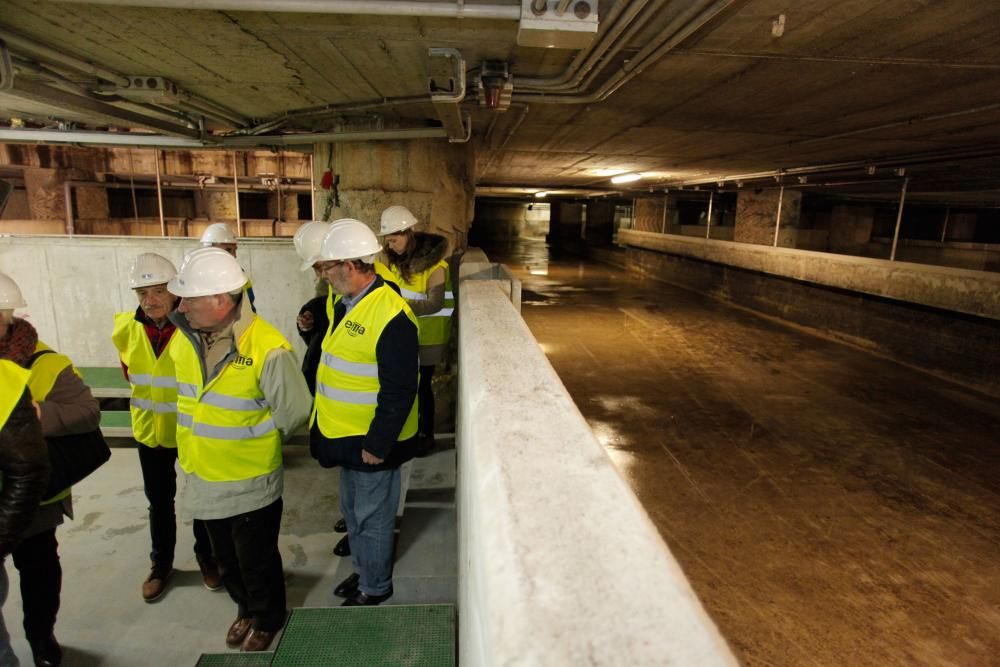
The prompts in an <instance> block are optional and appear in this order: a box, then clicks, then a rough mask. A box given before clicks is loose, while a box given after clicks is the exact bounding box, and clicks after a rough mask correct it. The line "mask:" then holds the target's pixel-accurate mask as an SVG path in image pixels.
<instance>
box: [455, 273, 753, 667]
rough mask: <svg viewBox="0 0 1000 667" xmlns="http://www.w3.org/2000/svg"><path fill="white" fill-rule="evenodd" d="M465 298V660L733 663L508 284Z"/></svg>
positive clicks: (461, 495)
mask: <svg viewBox="0 0 1000 667" xmlns="http://www.w3.org/2000/svg"><path fill="white" fill-rule="evenodd" d="M459 294H460V296H459V311H458V312H459V316H460V327H459V350H460V362H459V368H460V377H459V408H458V410H459V417H458V432H457V437H458V454H459V471H458V483H459V489H458V515H459V545H460V547H459V548H460V553H459V601H458V606H459V624H458V627H459V641H458V646H459V663H460V664H463V665H609V666H610V665H692V666H694V665H697V666H698V667H711V666H715V665H735V664H736V661H735V659H734V658H733V657H732V655H731V653H730V652H729V649H728V647H727V646H726V644H725V642H724V641H723V640H722V638H721V637H720V636H719V634H718V631H717V630H716V628H715V626H714V624H713V623H712V621H711V620H710V619H709V618H708V616H707V615H706V613H705V611H704V610H703V609H702V606H701V604H700V602H699V601H698V599H697V598H696V597H695V595H694V593H693V592H692V590H691V588H690V586H689V585H688V582H687V580H686V579H685V577H684V574H683V573H682V572H681V570H680V567H679V566H678V565H677V562H676V561H675V560H674V558H673V556H672V555H671V554H670V551H669V550H668V549H667V546H666V545H665V544H664V542H663V540H662V539H661V538H660V536H659V534H658V532H657V531H656V528H655V527H654V526H653V524H652V522H651V521H650V520H649V518H648V516H647V515H646V513H645V511H644V510H643V508H642V506H641V505H640V504H639V502H638V500H637V499H636V497H635V495H634V494H633V493H632V491H631V490H630V489H629V487H628V485H627V484H626V483H625V482H624V481H623V480H622V478H621V477H620V476H619V475H618V473H617V471H616V470H615V468H614V465H613V464H612V463H611V461H610V460H609V458H608V457H607V454H606V453H605V452H604V449H603V447H602V446H601V445H600V443H599V442H598V441H597V440H596V438H595V437H594V435H593V433H592V432H591V431H590V428H589V427H588V426H587V424H586V422H585V421H584V419H583V417H582V415H581V414H580V412H579V411H578V410H577V408H576V406H575V405H574V404H573V401H572V399H571V398H570V397H569V394H568V393H567V391H566V389H565V387H564V386H563V385H562V383H561V382H560V380H559V378H558V377H557V376H556V373H555V371H554V370H553V369H552V367H551V365H550V364H549V362H548V360H547V359H546V358H545V355H544V354H543V353H542V351H541V350H540V349H539V347H538V344H537V343H536V342H535V340H534V338H533V337H532V335H531V332H530V331H529V330H528V328H527V326H526V325H525V324H524V321H523V320H522V319H521V318H520V316H519V315H518V313H517V312H516V311H515V309H514V308H513V306H512V305H511V303H510V302H509V301H508V300H507V296H506V295H505V294H504V291H503V289H502V288H501V286H500V285H499V284H498V283H497V282H496V281H490V280H486V281H476V280H465V281H463V282H462V283H461V287H460V292H459Z"/></svg>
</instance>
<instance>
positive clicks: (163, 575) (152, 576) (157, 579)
mask: <svg viewBox="0 0 1000 667" xmlns="http://www.w3.org/2000/svg"><path fill="white" fill-rule="evenodd" d="M173 572H174V567H173V565H171V564H168V563H153V566H152V568H151V569H150V571H149V576H148V577H146V581H144V582H142V599H143V600H145V601H146V602H156V601H158V600H159V599H160V598H162V597H163V594H164V593H166V592H167V582H169V581H170V575H171V574H173Z"/></svg>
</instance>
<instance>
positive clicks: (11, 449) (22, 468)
mask: <svg viewBox="0 0 1000 667" xmlns="http://www.w3.org/2000/svg"><path fill="white" fill-rule="evenodd" d="M0 476H2V478H3V487H2V488H0V556H6V555H7V554H8V553H10V552H11V550H12V549H13V548H14V546H15V545H16V544H17V541H18V539H19V538H20V536H21V533H23V532H24V530H25V528H27V527H28V524H29V523H31V518H32V517H33V516H34V514H35V510H37V509H38V503H39V501H40V500H41V499H42V494H43V493H45V487H46V486H47V485H48V482H49V453H48V450H47V449H46V447H45V441H44V440H42V426H41V424H40V423H39V422H38V417H37V415H36V414H35V407H34V406H33V405H32V404H31V393H30V392H28V390H25V391H24V394H23V395H22V396H21V400H20V401H18V403H17V405H16V406H15V407H14V410H13V411H12V412H11V413H10V416H9V417H8V418H7V421H6V423H4V424H3V428H0Z"/></svg>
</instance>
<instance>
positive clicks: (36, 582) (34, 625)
mask: <svg viewBox="0 0 1000 667" xmlns="http://www.w3.org/2000/svg"><path fill="white" fill-rule="evenodd" d="M11 555H12V556H13V557H14V567H16V568H17V571H18V572H19V573H20V574H21V604H22V607H23V609H24V636H25V638H26V639H27V640H28V642H29V643H31V644H34V643H36V642H40V641H42V640H43V639H45V638H47V637H48V636H49V635H51V634H52V633H53V631H54V630H55V627H56V614H58V613H59V592H60V591H61V590H62V566H61V565H60V564H59V543H58V542H57V541H56V529H55V528H49V529H48V530H43V531H42V532H40V533H36V534H34V535H32V536H31V537H27V538H25V539H24V540H22V541H21V543H20V544H18V545H17V547H16V548H15V549H14V551H13V553H12V554H11Z"/></svg>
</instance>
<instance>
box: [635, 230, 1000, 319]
mask: <svg viewBox="0 0 1000 667" xmlns="http://www.w3.org/2000/svg"><path fill="white" fill-rule="evenodd" d="M618 242H619V243H621V244H624V245H628V246H632V247H636V248H645V249H648V250H654V251H657V252H663V253H669V254H672V255H678V256H681V257H689V258H692V259H697V260H701V261H706V262H714V263H717V264H723V265H726V266H732V267H737V268H741V269H747V270H750V271H758V272H761V273H767V274H770V275H775V276H781V277H784V278H792V279H795V280H801V281H805V282H809V283H814V284H817V285H823V286H826V287H834V288H839V289H844V290H849V291H852V292H861V293H863V294H871V295H874V296H878V297H884V298H888V299H895V300H898V301H903V302H907V303H913V304H920V305H924V306H931V307H934V308H942V309H944V310H952V311H956V312H959V313H967V314H969V315H977V316H981V317H988V318H991V319H1000V273H987V272H982V271H971V270H968V269H956V268H950V267H943V266H929V265H926V264H911V263H908V262H890V261H888V260H884V259H872V258H868V257H853V256H850V255H834V254H830V253H825V252H812V251H809V250H798V249H793V248H773V247H770V246H761V245H753V244H750V243H730V242H726V241H715V240H713V241H706V240H705V239H695V238H689V237H686V236H672V235H663V234H651V233H648V232H638V231H634V230H621V231H619V233H618Z"/></svg>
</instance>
